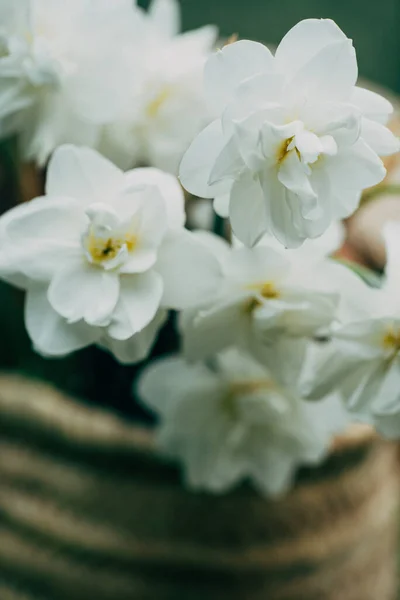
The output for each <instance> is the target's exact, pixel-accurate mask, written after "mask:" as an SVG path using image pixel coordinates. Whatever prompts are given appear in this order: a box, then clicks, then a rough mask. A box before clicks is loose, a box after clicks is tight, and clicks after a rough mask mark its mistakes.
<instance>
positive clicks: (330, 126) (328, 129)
mask: <svg viewBox="0 0 400 600" xmlns="http://www.w3.org/2000/svg"><path fill="white" fill-rule="evenodd" d="M302 112H303V115H302V116H303V117H304V119H305V120H306V122H307V124H308V126H309V127H310V128H311V129H312V130H313V131H316V132H317V133H318V135H319V136H321V137H320V140H321V142H322V140H323V138H324V136H326V137H328V138H329V137H332V138H333V139H334V141H335V142H336V145H337V146H351V145H352V144H354V143H355V142H356V141H357V140H358V138H359V137H360V133H361V113H360V112H359V111H358V109H357V108H356V107H354V106H353V105H351V104H346V103H343V102H341V103H340V104H335V103H331V102H327V103H326V104H323V105H319V106H315V105H312V104H310V105H309V106H306V107H305V109H304V111H302ZM327 142H328V144H329V145H330V146H331V145H332V141H331V140H329V139H328V140H326V138H325V144H326V143H327ZM327 150H328V152H326V151H325V150H324V152H326V153H327V154H336V151H337V148H336V149H335V148H333V150H336V151H334V152H332V151H329V147H328V148H327Z"/></svg>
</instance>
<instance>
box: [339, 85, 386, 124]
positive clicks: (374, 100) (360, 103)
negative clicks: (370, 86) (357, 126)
mask: <svg viewBox="0 0 400 600" xmlns="http://www.w3.org/2000/svg"><path fill="white" fill-rule="evenodd" d="M349 101H350V102H352V103H353V104H355V106H357V108H359V109H360V110H361V112H362V114H363V115H364V117H367V118H368V119H371V120H372V121H376V122H377V123H382V124H383V125H385V124H386V123H387V121H388V119H389V116H390V115H391V114H392V112H393V106H392V105H391V103H390V102H389V100H386V98H384V97H383V96H381V95H380V94H377V93H375V92H371V91H370V90H365V89H364V88H360V87H357V86H356V87H355V88H354V90H353V92H352V95H351V97H350V100H349Z"/></svg>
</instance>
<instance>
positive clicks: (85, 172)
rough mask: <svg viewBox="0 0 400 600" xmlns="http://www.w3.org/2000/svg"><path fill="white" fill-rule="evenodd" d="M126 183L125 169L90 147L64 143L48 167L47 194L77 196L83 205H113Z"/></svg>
mask: <svg viewBox="0 0 400 600" xmlns="http://www.w3.org/2000/svg"><path fill="white" fill-rule="evenodd" d="M123 186H124V175H123V173H122V171H120V170H119V169H118V168H117V167H115V166H114V165H113V164H112V163H111V162H110V161H109V160H107V159H106V158H104V157H103V156H101V154H99V153H98V152H95V151H94V150H91V149H90V148H83V147H82V148H79V147H76V146H71V145H64V146H61V147H60V148H58V149H57V150H56V151H55V152H54V154H53V156H52V158H51V159H50V162H49V166H48V169H47V179H46V194H48V195H49V196H67V197H69V198H75V199H77V200H79V201H80V202H81V203H82V206H87V205H88V204H91V203H92V202H105V203H106V204H107V203H108V204H109V203H110V201H112V199H113V197H114V196H115V195H116V193H118V192H119V191H120V190H121V189H122V188H123Z"/></svg>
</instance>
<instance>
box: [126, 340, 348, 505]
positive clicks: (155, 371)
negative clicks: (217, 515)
mask: <svg viewBox="0 0 400 600" xmlns="http://www.w3.org/2000/svg"><path fill="white" fill-rule="evenodd" d="M214 366H215V368H214V369H212V368H209V367H207V366H205V365H202V364H196V365H188V364H187V363H185V362H184V360H183V359H181V358H179V357H171V358H166V359H165V358H164V359H161V360H159V361H157V362H155V363H152V364H150V366H148V367H147V368H146V369H145V371H144V372H143V374H142V376H141V378H140V380H139V384H138V391H139V396H140V397H141V398H142V400H143V402H144V403H145V404H146V405H147V406H148V407H150V408H151V409H153V410H154V411H155V412H156V414H157V415H158V416H159V417H160V424H159V426H158V429H157V437H156V439H157V445H158V448H159V450H160V451H161V452H162V453H163V454H165V455H166V456H168V457H170V458H171V459H173V460H178V461H179V462H181V463H182V465H183V468H184V473H185V480H186V483H187V485H188V486H189V487H190V488H192V489H194V490H206V491H209V492H214V493H222V492H225V491H228V490H229V489H231V488H232V487H233V486H234V485H236V484H238V483H241V482H242V481H244V480H250V481H251V483H252V484H253V485H254V486H255V487H256V488H258V489H259V490H260V491H261V492H262V493H263V494H265V495H266V496H272V495H277V494H282V493H284V492H285V491H287V490H288V488H289V487H290V486H291V485H292V483H293V479H294V476H295V474H296V471H297V469H298V468H299V467H300V466H303V465H310V464H312V465H315V464H318V463H319V462H320V461H321V460H322V459H323V458H324V457H325V455H326V452H327V451H328V449H329V445H330V442H331V440H332V436H333V435H334V434H335V433H338V432H340V431H343V430H344V429H345V426H346V423H347V417H346V414H345V411H344V409H343V407H342V406H341V402H340V400H339V399H338V398H337V397H335V396H331V397H330V398H327V399H326V401H325V402H323V403H321V404H319V403H318V404H312V403H307V402H304V401H302V400H301V399H300V398H299V397H297V396H296V395H295V394H293V393H292V392H289V391H285V390H284V389H282V388H280V387H279V385H277V384H276V382H275V381H274V380H273V379H272V378H271V375H270V373H269V372H268V371H267V370H266V369H265V368H263V367H261V366H260V365H259V364H257V363H255V362H254V361H252V360H251V359H250V358H249V357H248V356H247V355H244V354H240V353H239V352H237V351H228V352H227V353H224V354H222V355H220V356H219V357H218V358H217V361H216V364H215V365H214Z"/></svg>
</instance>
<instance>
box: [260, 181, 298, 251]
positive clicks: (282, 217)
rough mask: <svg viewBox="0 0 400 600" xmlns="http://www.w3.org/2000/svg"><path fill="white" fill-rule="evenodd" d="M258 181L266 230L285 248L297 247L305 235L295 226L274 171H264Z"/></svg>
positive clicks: (282, 189)
mask: <svg viewBox="0 0 400 600" xmlns="http://www.w3.org/2000/svg"><path fill="white" fill-rule="evenodd" d="M260 181H261V185H262V190H263V194H264V201H265V203H266V205H267V209H268V215H269V223H268V230H270V231H271V233H272V234H273V235H274V236H275V237H276V239H277V240H279V242H280V243H281V244H283V245H284V246H285V247H286V248H298V247H299V246H301V244H302V243H303V242H304V238H305V236H304V235H303V234H302V233H301V232H299V231H298V230H297V229H296V228H295V224H294V219H293V214H292V210H291V207H290V204H289V203H288V201H287V197H286V193H285V192H286V190H285V188H284V186H283V185H282V184H281V183H280V182H279V181H278V178H277V177H276V171H275V170H274V169H271V170H269V171H265V172H264V173H262V174H261V179H260Z"/></svg>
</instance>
